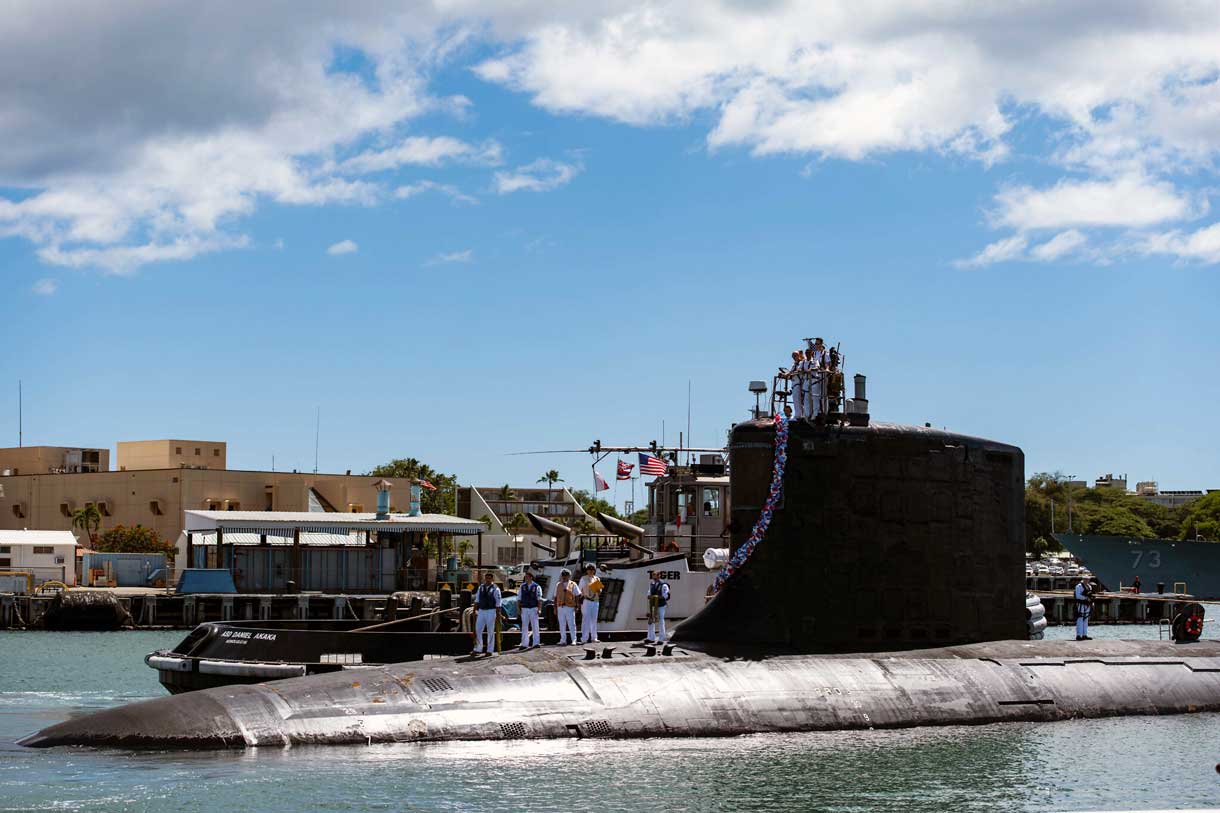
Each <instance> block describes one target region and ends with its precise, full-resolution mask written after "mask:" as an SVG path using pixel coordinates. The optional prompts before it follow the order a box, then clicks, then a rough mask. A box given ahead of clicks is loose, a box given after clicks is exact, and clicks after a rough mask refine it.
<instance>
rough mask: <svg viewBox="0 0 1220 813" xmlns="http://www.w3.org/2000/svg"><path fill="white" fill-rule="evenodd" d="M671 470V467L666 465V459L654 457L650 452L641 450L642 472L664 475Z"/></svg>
mask: <svg viewBox="0 0 1220 813" xmlns="http://www.w3.org/2000/svg"><path fill="white" fill-rule="evenodd" d="M667 471H669V467H668V466H666V465H665V461H664V460H662V459H661V458H659V457H654V456H653V455H650V454H644V453H643V452H640V474H641V476H643V475H648V476H651V475H654V474H657V475H664V474H665V472H667Z"/></svg>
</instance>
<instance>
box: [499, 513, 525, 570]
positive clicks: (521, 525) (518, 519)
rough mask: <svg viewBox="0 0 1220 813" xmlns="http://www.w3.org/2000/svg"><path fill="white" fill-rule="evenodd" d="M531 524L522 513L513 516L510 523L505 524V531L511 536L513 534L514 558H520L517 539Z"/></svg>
mask: <svg viewBox="0 0 1220 813" xmlns="http://www.w3.org/2000/svg"><path fill="white" fill-rule="evenodd" d="M529 524H530V521H529V520H528V519H526V518H525V514H522V513H521V512H520V511H518V512H517V513H515V514H513V515H512V516H511V517H510V518H509V520H508V522H506V523H504V530H506V531H508V532H509V533H510V534H512V537H513V556H514V557H517V556H518V554H517V537H518V536H519V535H520V532H521V531H524V530H525V529H526V528H527V527H528V526H529ZM514 564H516V563H515V562H514Z"/></svg>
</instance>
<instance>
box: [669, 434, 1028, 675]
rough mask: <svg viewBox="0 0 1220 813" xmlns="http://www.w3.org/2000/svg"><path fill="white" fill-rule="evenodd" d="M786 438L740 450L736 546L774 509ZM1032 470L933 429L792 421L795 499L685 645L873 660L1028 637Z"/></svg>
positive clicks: (1010, 453) (749, 442) (735, 443)
mask: <svg viewBox="0 0 1220 813" xmlns="http://www.w3.org/2000/svg"><path fill="white" fill-rule="evenodd" d="M775 436H776V425H775V423H774V422H773V421H772V420H769V419H765V418H762V419H756V420H750V421H746V422H744V423H740V424H737V425H736V426H735V427H733V430H732V432H731V435H730V440H729V460H730V468H731V474H730V477H731V488H732V494H733V510H732V522H731V524H730V528H729V530H730V533H731V545H732V549H733V551H736V550H737V549H738V548H739V547H740V546H741V545H742V544H743V543H744V542H745V541H746V540H747V538H748V537H749V535H750V532H751V529H752V528H753V526H754V524H755V522H756V521H757V519H758V517H759V514H760V511H761V509H762V507H763V505H764V502H765V500H766V498H767V495H768V491H769V489H770V485H771V480H772V467H773V464H774V461H775ZM1024 470H1025V461H1024V455H1023V453H1022V452H1021V450H1020V449H1019V448H1017V447H1015V446H1010V445H1007V444H1004V443H996V442H993V441H989V440H983V439H981V438H974V437H967V436H964V435H957V434H953V433H951V432H944V431H938V430H935V429H930V428H922V427H914V426H901V425H897V424H885V423H872V425H868V426H830V427H826V426H818V425H814V424H812V423H810V422H808V421H804V420H793V421H790V422H789V436H788V446H787V464H786V470H785V475H784V480H783V491H782V498H781V499H780V501H779V503H778V505H777V507H776V510H775V511H774V512H773V514H772V519H771V523H770V526H769V527H768V529H767V531H766V534H765V535H764V536H763V538H762V540H761V542H759V544H758V545H757V547H756V548H755V549H754V552H753V554H752V555H751V556H750V558H749V559H747V560H746V562H745V563H744V564H743V565H742V566H741V568H740V569H739V570H737V572H736V573H734V574H733V575H732V577H731V578H729V579H728V581H726V582H725V584H724V586H723V587H722V589H721V590H720V592H719V593H718V594H717V595H716V596H715V597H714V598H713V599H712V600H711V601H710V602H709V603H708V605H707V606H706V607H704V609H703V610H702V611H700V612H699V613H697V614H696V615H694V616H692V617H691V618H690V619H689V620H687V621H686V622H684V623H683V624H682V625H681V626H679V627H678V628H677V630H676V631H675V635H674V638H675V640H680V641H682V642H700V643H702V644H704V646H705V647H711V648H717V649H719V648H721V647H720V645H722V644H723V645H726V646H725V647H724V648H726V649H727V650H729V651H731V650H733V649H741V650H746V649H754V650H759V651H763V652H799V653H818V652H870V651H893V650H899V649H914V648H924V647H938V646H951V645H957V644H967V643H977V642H982V641H995V640H1004V639H1025V638H1026V637H1027V630H1026V621H1025V612H1024V608H1025V582H1024V577H1023V572H1024V570H1023V564H1024V552H1025V542H1024V527H1023V526H1024V521H1025V511H1024V492H1023V484H1024V483H1023V481H1024Z"/></svg>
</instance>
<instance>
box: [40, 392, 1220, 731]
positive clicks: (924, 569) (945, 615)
mask: <svg viewBox="0 0 1220 813" xmlns="http://www.w3.org/2000/svg"><path fill="white" fill-rule="evenodd" d="M839 389H840V392H841V387H840V388H839ZM860 389H861V390H862V384H861V387H860ZM828 392H830V393H831V396H830V397H831V398H833V397H834V388H833V387H831V388H828ZM857 395H858V396H860V397H859V398H857V399H849V401H853V402H854V403H849V404H847V405H846V407H847V408H846V409H843V408H842V407H843V406H844V405H843V404H842V403H841V402H840V403H838V404H836V403H829V404H826V405H824V406H825V408H824V409H823V410H822V413H821V415H820V416H819V418H818V419H817V420H815V421H808V420H791V421H790V420H788V419H785V418H783V417H781V416H780V415H776V416H771V415H769V414H761V413H760V412H759V411H757V410H756V411H755V415H754V417H753V418H752V419H750V420H747V421H745V422H743V423H740V424H737V425H736V426H734V427H733V429H732V431H731V433H730V437H729V443H728V454H729V463H730V466H729V468H730V478H731V489H732V494H733V502H732V509H731V517H730V521H729V525H728V530H729V536H730V541H731V548H732V550H733V552H734V553H733V558H732V559H731V560H730V564H731V565H733V566H732V567H730V568H729V570H731V575H728V576H727V578H726V579H725V580H723V584H722V586H721V589H720V590H719V592H717V593H716V594H715V596H714V597H713V598H712V599H711V600H710V601H709V602H708V603H707V604H706V606H705V607H704V608H703V609H702V610H700V611H699V612H698V613H696V614H695V615H693V616H692V617H690V618H689V619H687V620H686V621H685V622H683V623H682V624H680V625H679V626H678V627H677V629H676V631H675V634H674V636H673V638H672V639H671V642H670V643H669V644H668V645H666V646H664V647H628V646H612V645H599V646H596V647H595V648H592V649H584V650H581V649H576V650H573V649H572V648H570V647H567V648H563V647H548V648H542V649H534V650H529V651H524V652H519V653H514V654H504V655H498V656H495V657H494V658H478V659H475V658H470V657H455V658H441V659H436V660H431V661H424V662H411V663H401V664H393V665H387V666H380V667H376V668H370V669H364V670H358V671H343V672H336V673H331V674H322V675H314V676H309V677H302V678H292V679H287V680H279V681H274V682H269V683H264V684H258V685H237V686H224V687H217V688H213V689H205V690H201V691H195V692H190V693H187V694H180V695H174V696H171V697H164V698H158V699H155V700H149V701H145V702H141V703H135V704H132V705H128V706H123V707H119V708H114V709H110V710H106V711H101V712H98V713H95V714H90V715H88V716H82V717H78V718H74V719H71V720H68V721H66V722H63V723H59V724H57V725H53V726H51V727H49V728H46V729H44V730H43V731H40V732H38V733H37V734H33V735H31V736H29V737H27V738H26V739H24V740H22V744H23V745H26V746H31V747H51V746H63V745H84V746H107V747H110V746H113V747H152V748H167V747H171V748H242V747H251V746H285V745H293V744H306V743H314V744H320V743H334V744H338V743H373V742H408V741H409V742H427V741H443V740H504V739H508V740H512V739H529V738H597V737H609V738H629V737H689V736H725V735H739V734H750V733H762V732H793V731H811V730H850V729H866V728H897V727H909V726H927V725H961V724H979V723H994V722H1004V721H1053V720H1062V719H1066V718H1074V717H1104V716H1117V715H1136V714H1143V715H1156V714H1182V713H1194V712H1209V711H1220V643H1217V642H1212V641H1194V642H1190V643H1185V642H1182V643H1173V642H1168V641H1166V642H1160V641H1138V642H1136V641H1104V642H1103V641H1081V642H1076V641H1030V640H1026V639H1027V637H1028V630H1029V625H1028V624H1027V620H1026V615H1025V589H1024V576H1023V573H1024V567H1023V563H1024V541H1023V523H1024V507H1023V480H1024V457H1023V454H1022V452H1021V450H1020V449H1018V448H1016V447H1014V446H1011V445H1008V444H1004V443H998V442H994V441H989V440H984V439H980V438H975V437H968V436H964V435H960V434H954V433H951V432H944V431H936V430H933V429H930V428H926V427H911V426H901V425H895V424H886V423H875V422H871V421H870V420H869V416H868V414H867V401H865V400H864V399H863V396H862V392H861V391H858V392H857ZM760 529H762V530H763V531H764V532H762V533H760Z"/></svg>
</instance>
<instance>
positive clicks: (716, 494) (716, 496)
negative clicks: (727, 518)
mask: <svg viewBox="0 0 1220 813" xmlns="http://www.w3.org/2000/svg"><path fill="white" fill-rule="evenodd" d="M703 516H705V517H718V516H720V489H718V488H704V489H703Z"/></svg>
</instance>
